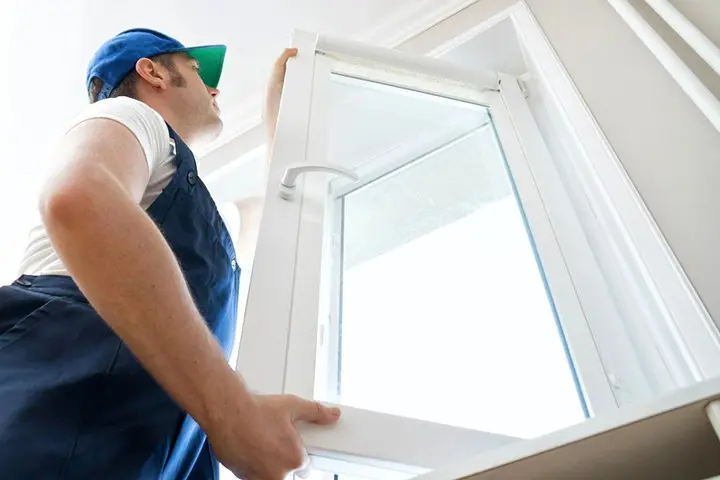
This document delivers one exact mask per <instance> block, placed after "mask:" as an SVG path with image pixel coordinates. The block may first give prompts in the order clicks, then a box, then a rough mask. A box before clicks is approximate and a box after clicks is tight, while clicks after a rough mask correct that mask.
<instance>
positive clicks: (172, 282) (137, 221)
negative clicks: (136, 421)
mask: <svg viewBox="0 0 720 480" xmlns="http://www.w3.org/2000/svg"><path fill="white" fill-rule="evenodd" d="M41 212H42V214H43V220H44V223H45V226H46V228H47V230H48V234H49V236H50V239H51V241H52V244H53V246H54V247H55V249H56V250H57V252H58V254H59V256H60V258H61V259H62V261H63V263H64V264H65V266H66V267H67V269H68V271H69V272H70V274H71V275H72V277H73V279H74V280H75V281H76V283H77V284H78V286H79V287H80V289H81V291H82V292H83V293H84V294H85V295H86V297H87V298H88V300H89V301H90V303H91V304H92V305H93V307H94V308H95V309H96V310H97V312H98V313H99V314H100V316H101V317H102V318H103V319H104V320H105V321H106V322H107V323H108V324H109V325H110V327H111V328H112V329H113V330H114V331H115V332H116V333H117V334H118V335H119V336H120V338H121V339H122V340H123V341H124V342H125V343H126V344H127V346H128V347H129V348H130V350H131V351H132V352H133V353H134V354H135V356H136V357H137V358H138V359H139V360H140V362H141V363H142V364H143V366H144V367H145V368H146V369H147V370H148V372H149V373H150V374H151V375H152V376H153V377H154V378H155V379H156V380H157V381H158V383H159V384H160V385H162V387H163V388H164V389H165V390H166V391H167V392H168V393H169V394H170V395H171V396H172V397H173V398H174V400H175V401H176V402H177V403H178V404H179V405H180V406H181V407H182V408H184V409H185V410H186V411H187V412H188V413H190V414H191V415H192V416H193V417H194V418H195V420H197V421H198V423H200V425H201V426H203V427H205V428H207V426H208V424H210V423H212V422H213V421H215V419H214V418H213V415H214V414H215V413H216V412H217V411H218V410H220V409H218V408H217V407H218V406H219V405H220V404H226V403H228V402H233V403H236V404H237V405H236V408H244V407H245V405H244V403H245V402H247V406H250V404H251V402H252V396H251V394H250V393H249V392H248V390H247V389H246V387H245V385H244V384H243V383H242V380H241V379H240V377H239V376H238V375H236V374H235V372H234V371H233V370H232V369H231V368H230V366H229V365H228V363H227V361H226V360H225V358H224V356H223V353H222V351H221V349H220V347H219V345H218V343H217V342H216V340H215V338H214V337H213V335H212V334H211V332H210V331H209V329H208V328H207V325H206V324H205V322H204V319H203V318H202V316H201V315H200V313H199V312H198V310H197V308H196V306H195V305H194V302H193V299H192V297H191V295H190V292H189V290H188V287H187V284H186V282H185V279H184V277H183V274H182V271H181V270H180V267H179V265H178V263H177V260H176V259H175V257H174V255H173V253H172V251H171V249H170V247H169V246H168V244H167V242H166V241H165V239H164V238H163V237H162V235H161V233H160V231H159V230H158V228H157V227H156V226H155V224H154V223H153V222H152V220H151V219H150V218H149V217H148V216H147V215H146V214H145V212H144V211H143V210H142V209H141V208H140V207H139V206H138V205H137V204H136V203H135V202H134V201H133V199H132V198H130V197H129V195H127V193H126V192H124V191H123V189H122V188H121V187H120V186H119V185H118V184H117V182H116V181H115V180H114V179H113V178H112V177H111V176H109V175H106V174H104V173H103V172H102V171H101V170H98V171H97V172H95V174H94V175H92V176H91V178H90V179H85V183H84V185H83V186H82V188H80V189H78V188H75V189H73V190H72V192H68V191H58V192H52V193H50V194H49V195H48V196H47V197H46V198H45V199H44V200H43V202H42V204H41Z"/></svg>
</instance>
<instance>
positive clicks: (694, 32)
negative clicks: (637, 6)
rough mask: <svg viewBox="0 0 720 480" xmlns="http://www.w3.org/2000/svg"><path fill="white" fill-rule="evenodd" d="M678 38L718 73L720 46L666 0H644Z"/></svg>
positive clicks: (719, 71) (719, 72)
mask: <svg viewBox="0 0 720 480" xmlns="http://www.w3.org/2000/svg"><path fill="white" fill-rule="evenodd" d="M645 3H647V4H648V5H650V7H652V9H653V10H655V13H657V14H658V15H660V17H661V18H662V19H663V20H665V23H667V24H668V25H670V27H671V28H672V29H673V30H675V33H677V34H678V35H679V36H680V38H682V39H683V40H685V42H686V43H687V44H688V45H690V47H692V49H693V50H695V53H697V54H698V55H699V56H700V58H702V59H703V60H705V62H707V64H708V65H710V68H712V69H713V70H715V73H717V74H718V75H720V48H718V46H717V45H715V44H714V43H713V42H712V41H711V40H710V39H709V38H707V37H706V36H705V34H703V33H702V32H701V31H700V30H699V29H698V28H697V27H696V26H695V24H693V23H692V22H691V21H690V20H688V19H687V17H685V16H684V15H683V14H682V13H680V11H679V10H678V9H677V8H675V7H674V6H673V5H672V4H671V3H670V2H669V1H668V0H645Z"/></svg>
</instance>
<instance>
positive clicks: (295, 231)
mask: <svg viewBox="0 0 720 480" xmlns="http://www.w3.org/2000/svg"><path fill="white" fill-rule="evenodd" d="M316 42H317V36H315V35H313V34H306V33H298V34H297V35H296V37H295V41H294V44H295V46H297V47H298V48H299V50H300V52H301V53H300V56H299V57H298V58H297V59H296V61H293V62H292V63H291V65H289V66H288V74H287V78H286V86H285V89H286V90H285V93H284V95H283V99H282V102H281V108H280V118H279V122H278V127H277V136H276V142H275V145H274V147H273V160H272V164H271V168H270V174H269V178H270V179H271V181H270V183H269V185H268V187H267V198H266V205H265V214H264V216H263V220H262V224H261V227H260V234H259V239H258V248H257V252H256V258H255V262H254V267H253V273H252V279H251V284H250V289H249V298H248V306H247V312H246V316H245V325H244V330H243V332H242V337H241V344H240V353H239V360H238V367H239V369H240V371H241V373H242V374H243V375H244V376H245V378H246V380H247V381H248V383H249V384H250V386H251V387H252V388H253V389H254V390H255V391H258V392H261V393H289V394H296V395H300V396H302V397H306V398H312V397H313V396H314V393H315V388H316V387H315V384H316V379H315V372H316V368H315V367H316V359H317V345H318V334H319V332H320V331H321V330H320V324H319V319H320V318H321V315H320V314H321V312H320V303H321V302H320V301H319V299H320V295H321V291H322V289H321V283H322V281H323V272H322V271H321V265H322V264H323V262H322V258H323V254H324V251H325V252H326V251H327V249H328V248H332V245H327V243H326V242H324V237H325V236H324V225H326V224H327V222H332V219H333V218H334V215H333V213H332V211H331V209H332V207H333V202H332V200H331V199H330V197H329V196H328V195H327V191H328V186H329V179H328V178H327V177H326V176H324V175H301V176H300V177H299V179H298V183H297V187H296V189H295V190H296V194H295V197H294V198H293V199H292V200H290V201H287V200H282V199H281V198H280V197H279V185H278V184H277V183H275V182H273V181H272V180H273V179H278V178H280V177H281V176H282V174H283V171H284V169H285V168H287V167H288V166H289V165H291V164H296V163H303V162H305V160H306V159H311V160H312V162H313V163H319V164H324V163H325V148H326V136H325V125H326V122H325V120H326V118H327V117H326V115H327V102H328V95H327V94H326V93H327V92H328V89H329V83H330V73H331V72H335V71H337V70H338V69H337V68H336V67H337V65H338V61H337V60H336V59H334V58H333V57H332V55H328V54H327V52H325V54H316V55H303V53H302V52H314V51H315V50H316V49H317V43H316ZM363 48H365V47H363ZM368 51H371V52H375V49H370V48H368ZM356 53H357V52H356ZM380 53H383V52H380ZM380 53H377V55H380ZM354 58H357V57H354ZM393 58H394V56H393ZM409 60H415V57H412V56H410V57H408V58H407V59H406V63H404V68H405V69H407V68H409V67H408V63H407V62H408V61H409ZM388 61H390V60H388ZM432 63H435V62H432ZM437 64H438V65H440V66H443V68H444V64H442V63H441V62H437ZM420 65H421V66H427V65H428V62H427V59H422V62H420ZM438 68H439V67H438ZM340 70H341V71H344V72H347V71H348V70H349V69H348V68H347V63H346V62H344V63H341V64H340ZM450 70H453V69H452V68H451V69H450ZM437 71H438V70H433V72H435V73H437ZM364 72H365V78H367V77H371V78H370V79H371V80H373V81H378V80H380V81H383V79H384V77H383V73H384V72H383V71H380V72H377V71H374V70H372V69H365V70H364ZM355 75H358V72H357V71H356V72H355ZM392 75H393V77H392V82H391V81H386V82H384V83H388V84H394V85H398V86H403V87H405V86H406V85H405V84H404V83H402V80H403V79H405V78H408V79H414V80H415V79H416V78H417V77H416V76H413V77H409V76H403V75H402V74H398V73H397V72H395V71H393V72H392ZM428 83H429V84H432V85H433V91H431V92H429V93H433V94H442V93H443V91H442V89H443V86H445V85H446V86H447V89H448V92H449V94H448V96H449V97H451V98H456V99H457V98H463V99H470V100H472V101H476V102H477V101H482V102H483V103H484V104H487V105H489V106H490V109H491V114H492V116H493V119H494V121H495V126H496V128H497V131H498V134H499V136H500V143H501V145H502V148H503V149H504V150H505V155H506V159H507V162H508V163H509V168H510V170H511V172H512V176H513V177H514V180H515V182H516V183H517V185H518V192H519V196H520V200H521V202H522V205H523V208H524V210H525V214H526V215H527V216H528V221H529V224H530V228H531V230H532V231H533V236H534V239H535V241H536V242H537V247H538V250H539V254H540V257H541V259H542V265H543V267H544V269H545V270H546V272H548V275H549V276H550V277H551V281H550V282H551V284H552V285H551V291H552V294H553V298H554V300H555V302H556V304H558V305H559V307H560V310H561V311H562V312H567V313H562V314H561V315H560V317H561V321H562V323H563V328H564V329H565V333H566V335H567V336H568V340H569V342H570V344H571V345H572V351H571V353H572V356H573V360H574V364H575V366H576V368H577V371H578V373H579V375H580V377H581V379H582V380H581V382H582V389H583V392H584V394H585V397H586V399H587V401H588V403H589V405H590V406H591V409H592V411H593V412H594V413H597V412H601V411H604V410H608V409H614V408H615V407H616V404H615V400H614V398H613V394H612V389H611V387H610V386H609V384H608V382H607V379H606V377H605V374H604V371H603V367H602V363H601V362H600V359H599V356H598V354H597V351H596V349H595V346H594V344H593V341H592V334H591V333H590V331H589V328H588V326H587V323H586V322H585V319H584V315H583V312H582V309H581V308H580V306H579V301H578V299H577V297H576V295H575V291H574V288H573V285H572V280H571V278H570V277H569V275H568V272H567V269H566V268H565V265H564V261H563V259H562V253H561V251H560V248H559V246H558V245H557V243H556V241H555V236H554V233H553V229H552V225H551V224H550V221H549V219H548V217H547V212H545V210H544V208H543V202H542V199H541V197H540V194H539V192H538V190H537V186H536V185H535V182H536V180H535V179H534V177H533V173H532V171H531V169H530V168H529V166H528V161H529V158H528V157H527V156H526V154H525V152H524V149H523V145H521V144H520V142H519V139H518V136H517V132H516V129H517V128H518V126H517V125H516V124H515V122H514V120H513V118H512V117H511V115H510V113H509V110H508V108H509V105H508V103H512V102H517V101H518V98H521V93H520V90H519V87H518V84H517V82H516V80H515V79H513V78H510V77H503V78H502V82H501V84H500V85H501V91H500V92H497V91H491V88H490V87H489V86H488V85H483V84H478V85H476V90H475V92H474V93H471V94H470V95H468V92H469V87H468V85H467V84H466V85H463V89H462V92H461V91H460V89H458V88H457V85H456V84H455V83H453V82H452V81H444V80H441V81H440V82H437V81H435V82H428ZM438 85H439V86H438ZM407 86H409V87H410V88H413V89H415V90H418V91H428V89H427V88H426V87H425V86H424V85H419V84H417V83H411V82H408V85H407ZM438 88H439V89H440V91H438ZM507 92H512V96H510V97H508V93H507ZM523 102H524V99H523ZM335 217H336V216H335ZM333 237H334V238H337V237H336V236H331V237H330V238H331V239H332V238H333ZM298 252H302V253H301V254H298ZM553 265H554V266H553ZM325 275H327V272H325ZM325 281H327V277H326V280H325ZM331 284H332V282H331ZM337 293H338V292H337V291H334V292H333V295H336V294H337ZM324 303H326V304H327V302H324ZM335 311H337V310H335ZM324 313H326V314H325V315H323V317H322V318H328V315H327V314H329V312H324ZM324 327H325V328H324V329H323V330H324V331H326V333H327V334H329V335H327V338H330V339H332V338H336V337H335V335H332V334H330V333H332V330H331V329H332V328H333V326H332V322H330V323H328V324H327V325H325V326H324ZM328 330H330V331H328ZM330 374H336V372H331V373H330ZM343 411H344V415H343V421H342V422H341V425H342V426H339V427H336V428H330V429H327V428H325V429H316V428H313V427H312V426H301V432H302V434H303V440H304V442H305V444H306V446H307V448H308V450H309V451H310V452H311V454H313V455H320V456H322V457H323V458H328V457H332V456H333V455H335V454H342V455H350V456H352V457H353V458H356V459H358V461H365V462H368V461H369V462H378V461H380V462H393V463H396V464H398V465H404V466H407V465H412V466H415V467H423V468H435V467H436V466H438V465H442V464H446V463H447V462H451V461H454V460H456V459H459V458H461V456H462V455H466V454H469V453H470V452H471V451H473V452H477V451H479V450H478V449H490V448H497V447H498V446H500V445H504V444H506V443H509V442H511V441H513V440H515V439H513V438H512V437H506V436H502V435H495V434H490V433H485V432H479V431H472V430H467V429H463V428H457V427H449V426H445V425H439V424H436V423H433V422H426V421H422V420H417V419H409V418H403V417H399V416H394V415H387V414H382V413H379V412H370V411H366V410H362V409H357V408H350V407H345V406H344V407H343ZM391 425H397V428H390V426H391ZM411 432H412V434H411ZM439 438H445V439H447V441H448V442H450V443H448V444H449V445H453V446H454V448H453V449H451V451H442V450H440V449H438V447H437V445H438V439H439ZM379 446H382V448H379ZM458 455H460V456H458ZM362 459H364V460H362ZM368 459H370V460H368ZM403 468H407V467H403Z"/></svg>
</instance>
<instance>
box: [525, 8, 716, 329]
mask: <svg viewBox="0 0 720 480" xmlns="http://www.w3.org/2000/svg"><path fill="white" fill-rule="evenodd" d="M527 3H528V4H529V6H530V8H531V10H532V12H533V14H534V15H535V16H536V18H537V19H538V22H539V23H540V25H541V26H542V28H543V30H544V31H545V34H546V35H547V37H548V39H549V40H550V42H551V43H552V45H553V47H554V49H555V51H556V52H557V54H558V56H559V58H560V60H561V61H562V62H563V64H564V65H565V68H566V69H567V71H568V72H569V74H570V76H571V77H572V79H573V81H574V82H575V84H576V85H577V87H578V89H579V90H580V92H581V94H582V96H583V97H584V99H585V101H586V102H587V104H588V106H589V108H590V109H591V111H592V112H593V114H594V116H595V118H596V119H597V121H598V123H599V125H600V127H601V128H602V129H603V131H604V132H605V135H606V136H607V137H608V139H609V141H610V143H611V144H612V146H613V148H614V150H615V151H616V153H617V155H618V157H619V158H620V160H621V161H622V163H623V165H624V167H625V168H626V170H627V171H628V173H629V175H630V177H631V178H632V180H633V182H634V183H635V185H636V187H637V189H638V191H639V192H640V194H641V195H642V197H643V199H644V201H645V202H646V204H647V205H648V207H649V209H650V211H651V212H652V214H653V216H654V217H655V219H656V221H657V222H658V225H659V226H660V228H661V229H662V231H663V233H664V234H665V236H666V238H667V239H668V242H669V243H670V245H671V247H672V248H673V250H674V252H675V254H676V255H677V257H678V258H679V260H680V262H681V264H682V265H683V267H684V268H685V270H686V272H687V274H688V276H689V277H690V279H691V281H692V282H693V284H694V285H695V288H696V289H697V290H698V292H699V294H700V296H701V297H702V299H703V301H704V302H705V304H706V305H707V307H708V309H709V310H710V313H711V314H712V315H713V317H714V318H715V321H716V323H720V322H719V321H720V292H718V290H717V285H718V283H720V252H718V248H717V244H718V238H720V214H718V208H717V205H718V204H720V133H718V132H717V131H716V130H714V129H713V127H712V125H711V124H710V123H709V122H708V121H707V119H706V118H705V117H704V116H703V115H702V113H701V112H700V111H699V110H698V109H697V107H695V105H694V104H693V103H692V102H691V101H690V99H689V98H688V97H687V96H686V95H685V94H684V93H683V92H682V91H681V90H680V87H678V85H677V84H676V83H675V82H674V81H673V80H672V78H671V77H670V76H669V74H668V73H667V72H666V71H665V70H664V69H663V67H662V66H661V65H660V64H659V63H658V61H657V60H656V59H655V58H654V57H653V56H652V55H651V54H650V52H649V51H648V50H647V49H646V48H645V47H644V46H643V45H642V43H641V42H640V41H639V40H638V39H637V37H636V36H635V35H634V34H633V32H632V31H631V30H630V28H629V27H627V26H626V25H625V24H624V22H623V21H622V19H621V18H620V17H619V16H618V15H617V14H616V13H615V11H614V10H613V9H612V8H611V7H610V5H609V4H608V3H607V2H606V1H605V0H581V1H579V0H528V2H527ZM701 3H702V2H697V4H696V5H694V10H695V14H696V15H700V16H702V15H701V14H700V13H698V12H697V10H698V9H700V8H701ZM709 10H711V9H709ZM710 14H711V12H710V11H708V15H710ZM704 23H705V24H704V28H706V29H707V28H714V29H715V31H720V16H715V17H714V18H713V20H712V21H711V20H709V19H708V18H705V22H704ZM713 23H714V25H715V26H714V27H713V26H712V24H713Z"/></svg>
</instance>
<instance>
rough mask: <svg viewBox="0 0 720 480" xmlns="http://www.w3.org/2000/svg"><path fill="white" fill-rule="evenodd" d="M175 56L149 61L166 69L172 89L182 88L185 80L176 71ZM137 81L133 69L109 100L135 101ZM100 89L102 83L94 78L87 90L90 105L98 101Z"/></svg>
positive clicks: (167, 54)
mask: <svg viewBox="0 0 720 480" xmlns="http://www.w3.org/2000/svg"><path fill="white" fill-rule="evenodd" d="M177 55H178V54H177V53H165V54H163V55H157V56H154V57H151V58H150V60H152V61H153V62H157V63H159V64H160V65H162V66H163V67H165V69H167V71H168V72H169V73H170V81H171V82H172V85H173V86H174V87H184V86H185V78H184V77H183V76H182V74H181V73H180V72H179V71H178V69H177V65H175V58H176V57H177ZM186 55H187V54H186ZM139 80H140V75H138V73H137V72H136V71H135V70H134V69H133V71H131V72H130V73H128V74H127V76H126V77H125V78H123V79H122V80H121V81H120V83H118V85H117V87H115V88H114V89H113V91H112V92H110V95H109V98H115V97H130V98H135V99H137V83H138V81H139ZM102 87H103V81H102V80H100V79H99V78H98V77H95V78H93V79H92V80H91V81H90V89H89V90H88V97H89V99H90V103H95V102H97V101H98V95H100V91H101V90H102Z"/></svg>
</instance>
